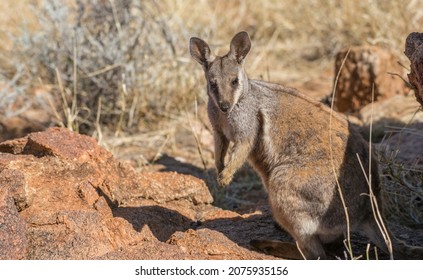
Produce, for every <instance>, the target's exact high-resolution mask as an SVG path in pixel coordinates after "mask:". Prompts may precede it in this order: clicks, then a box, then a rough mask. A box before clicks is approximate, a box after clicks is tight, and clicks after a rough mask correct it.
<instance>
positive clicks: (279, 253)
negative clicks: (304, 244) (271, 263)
mask: <svg viewBox="0 0 423 280" xmlns="http://www.w3.org/2000/svg"><path fill="white" fill-rule="evenodd" d="M250 245H251V246H252V247H254V248H255V249H257V250H259V251H262V252H264V253H266V254H268V255H272V256H275V257H278V258H283V259H291V260H303V259H304V258H303V256H302V255H301V253H300V251H299V250H298V248H297V246H296V245H295V244H293V243H288V242H282V241H278V240H251V241H250Z"/></svg>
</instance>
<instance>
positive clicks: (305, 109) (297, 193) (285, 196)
mask: <svg viewBox="0 0 423 280" xmlns="http://www.w3.org/2000/svg"><path fill="white" fill-rule="evenodd" d="M250 49H251V40H250V37H249V35H248V33H247V32H240V33H238V34H236V35H235V36H234V37H233V39H232V41H231V43H230V51H229V52H228V53H227V54H226V55H225V56H222V57H221V56H216V57H215V56H213V55H212V53H211V51H210V48H209V46H208V44H207V43H206V42H204V41H203V40H201V39H200V38H196V37H193V38H191V40H190V52H191V55H192V57H193V58H194V59H195V60H196V61H197V62H199V63H200V64H201V65H202V67H203V70H204V72H205V77H206V80H207V94H208V97H209V101H208V116H209V118H210V122H211V124H212V127H213V130H214V143H215V164H216V168H217V172H218V178H217V180H218V183H219V184H220V185H222V186H225V185H228V184H229V183H230V182H231V180H232V178H233V176H234V173H235V172H236V171H237V170H238V169H239V168H240V167H241V166H242V165H243V164H244V163H245V162H246V161H247V160H248V161H249V162H250V163H251V164H252V166H253V167H254V169H255V170H256V171H257V172H258V173H259V175H260V176H261V179H262V181H263V184H264V186H265V188H266V189H267V192H268V197H269V202H270V205H271V208H272V213H273V216H274V218H275V220H276V221H277V223H278V224H280V225H281V226H282V227H283V228H284V229H285V230H286V231H287V232H288V233H290V234H291V236H292V237H293V238H294V239H295V240H296V242H297V246H298V249H299V251H300V252H301V253H302V255H303V256H304V257H305V258H306V259H318V258H320V259H325V258H327V255H326V252H325V249H324V246H325V244H328V243H332V242H335V241H337V240H339V239H340V238H341V239H342V238H343V236H344V234H345V233H346V231H347V223H346V215H345V209H344V207H343V204H342V201H341V196H340V193H339V191H338V185H339V186H340V188H341V190H342V197H343V198H344V201H345V205H346V209H347V211H348V217H349V226H350V230H351V231H358V232H362V233H364V234H365V235H366V236H367V237H368V238H369V239H370V240H371V241H373V242H374V243H375V244H376V245H377V246H378V247H379V248H381V249H382V250H383V251H385V252H388V251H389V250H388V246H387V245H386V242H385V238H384V236H383V234H382V233H381V230H380V229H379V227H378V224H377V222H376V221H375V218H374V212H373V210H372V206H371V201H370V196H369V193H370V191H369V184H368V182H367V179H366V176H365V174H364V173H363V172H362V167H361V166H360V162H359V160H358V158H360V160H361V163H362V166H363V168H364V170H366V171H367V170H369V165H370V166H371V172H370V173H371V176H369V178H371V184H370V185H371V187H372V190H373V193H374V195H375V197H376V200H377V202H378V205H379V208H380V207H381V199H380V186H379V185H380V184H379V176H378V165H377V162H376V161H375V156H371V155H369V148H368V145H369V144H368V143H367V142H366V141H365V140H364V139H363V137H362V136H361V135H360V133H359V132H358V131H357V129H356V128H354V127H353V126H351V125H350V124H349V122H348V121H347V120H346V119H345V118H344V117H343V116H342V115H340V114H337V113H335V112H332V111H331V110H330V108H328V107H326V106H325V105H323V104H321V103H319V102H315V101H313V100H312V99H310V98H308V97H306V96H304V95H302V94H301V93H299V92H298V91H297V90H295V89H292V88H287V87H283V86H281V85H278V84H273V83H268V82H264V81H260V80H250V79H248V77H247V74H246V72H245V70H244V61H245V58H246V56H247V54H248V53H249V51H250ZM230 142H233V146H232V147H231V150H230V151H229V152H228V147H229V143H230ZM227 154H228V159H227V160H226V163H225V156H226V155H227ZM385 225H386V223H385ZM388 234H389V235H390V238H391V240H392V243H393V247H394V249H393V252H394V257H395V258H420V259H423V249H422V248H420V247H411V246H407V245H404V244H403V243H401V242H399V241H397V240H396V239H395V238H394V237H393V236H392V235H391V234H390V232H389V231H388ZM253 245H255V246H256V247H258V248H261V249H264V250H268V251H269V252H271V253H273V254H276V255H279V256H283V252H282V251H283V248H284V246H282V245H283V243H281V242H277V241H266V240H263V241H254V242H253ZM288 257H289V256H288Z"/></svg>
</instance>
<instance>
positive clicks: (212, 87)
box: [209, 82, 217, 92]
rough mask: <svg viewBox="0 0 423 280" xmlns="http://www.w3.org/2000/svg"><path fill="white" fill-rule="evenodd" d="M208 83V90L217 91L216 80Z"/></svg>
mask: <svg viewBox="0 0 423 280" xmlns="http://www.w3.org/2000/svg"><path fill="white" fill-rule="evenodd" d="M209 84H210V90H211V91H213V92H216V91H217V84H216V82H209Z"/></svg>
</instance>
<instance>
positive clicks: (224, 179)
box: [217, 171, 233, 187]
mask: <svg viewBox="0 0 423 280" xmlns="http://www.w3.org/2000/svg"><path fill="white" fill-rule="evenodd" d="M225 173H226V172H224V171H223V172H220V173H219V175H218V176H217V183H218V184H219V186H221V187H225V186H228V185H229V184H230V183H231V182H232V177H233V176H232V175H227V174H225Z"/></svg>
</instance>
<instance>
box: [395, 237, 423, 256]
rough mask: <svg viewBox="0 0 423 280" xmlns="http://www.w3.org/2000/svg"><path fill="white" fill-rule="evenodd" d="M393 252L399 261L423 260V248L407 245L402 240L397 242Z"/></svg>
mask: <svg viewBox="0 0 423 280" xmlns="http://www.w3.org/2000/svg"><path fill="white" fill-rule="evenodd" d="M393 251H394V259H397V260H423V247H418V246H411V245H407V244H406V243H405V242H404V241H401V240H395V242H394V249H393Z"/></svg>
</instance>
